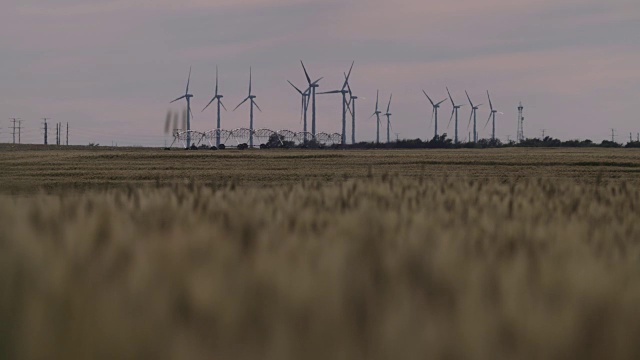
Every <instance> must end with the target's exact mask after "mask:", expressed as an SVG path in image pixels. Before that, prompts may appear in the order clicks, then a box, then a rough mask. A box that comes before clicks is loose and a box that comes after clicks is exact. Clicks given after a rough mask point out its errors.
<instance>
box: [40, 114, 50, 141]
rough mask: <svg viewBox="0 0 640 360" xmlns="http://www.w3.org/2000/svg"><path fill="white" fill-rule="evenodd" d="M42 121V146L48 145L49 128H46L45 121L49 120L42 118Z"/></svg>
mask: <svg viewBox="0 0 640 360" xmlns="http://www.w3.org/2000/svg"><path fill="white" fill-rule="evenodd" d="M42 120H44V144H45V145H49V128H48V127H47V120H50V119H49V118H42Z"/></svg>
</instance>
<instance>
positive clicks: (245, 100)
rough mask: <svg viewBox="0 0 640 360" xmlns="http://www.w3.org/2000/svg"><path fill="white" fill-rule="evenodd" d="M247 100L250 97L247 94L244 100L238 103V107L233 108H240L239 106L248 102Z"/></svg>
mask: <svg viewBox="0 0 640 360" xmlns="http://www.w3.org/2000/svg"><path fill="white" fill-rule="evenodd" d="M247 100H249V97H248V96H247V97H246V98H245V99H244V100H242V102H241V103H240V104H238V106H236V108H235V109H233V111H236V110H238V108H239V107H240V106H241V105H242V104H244V103H246V102H247Z"/></svg>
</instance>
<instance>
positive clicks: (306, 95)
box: [287, 80, 311, 142]
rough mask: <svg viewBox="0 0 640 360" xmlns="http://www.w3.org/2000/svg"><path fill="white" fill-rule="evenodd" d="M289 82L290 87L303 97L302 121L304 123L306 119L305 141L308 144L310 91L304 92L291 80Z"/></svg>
mask: <svg viewBox="0 0 640 360" xmlns="http://www.w3.org/2000/svg"><path fill="white" fill-rule="evenodd" d="M287 82H288V83H289V85H291V86H293V88H294V89H296V91H297V92H298V93H299V94H300V96H301V97H302V105H301V107H300V121H302V120H303V119H304V129H303V131H304V141H305V142H307V108H308V107H309V99H308V98H309V89H311V88H308V89H307V90H305V91H304V92H303V91H302V90H300V89H298V87H297V86H295V85H293V83H292V82H291V81H289V80H287Z"/></svg>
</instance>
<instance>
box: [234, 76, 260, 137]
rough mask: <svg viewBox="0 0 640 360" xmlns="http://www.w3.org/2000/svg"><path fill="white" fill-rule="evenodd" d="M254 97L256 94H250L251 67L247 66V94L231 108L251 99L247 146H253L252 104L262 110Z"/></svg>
mask: <svg viewBox="0 0 640 360" xmlns="http://www.w3.org/2000/svg"><path fill="white" fill-rule="evenodd" d="M255 98H256V96H255V95H252V94H251V68H249V96H247V97H246V98H245V99H244V100H242V102H241V103H240V104H238V106H236V108H235V109H233V111H236V110H237V109H238V108H239V107H240V106H242V104H244V103H246V102H247V100H251V106H250V108H249V130H250V131H249V147H253V106H254V105H255V106H256V107H257V108H258V110H260V112H262V109H260V106H258V104H257V103H256V102H255V100H254V99H255Z"/></svg>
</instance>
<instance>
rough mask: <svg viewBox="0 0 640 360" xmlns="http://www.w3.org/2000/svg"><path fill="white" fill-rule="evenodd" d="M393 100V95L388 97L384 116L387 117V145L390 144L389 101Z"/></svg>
mask: <svg viewBox="0 0 640 360" xmlns="http://www.w3.org/2000/svg"><path fill="white" fill-rule="evenodd" d="M392 98H393V94H391V96H389V105H387V113H386V114H384V116H386V117H387V144H388V143H390V142H391V115H392V114H391V112H390V110H391V99H392Z"/></svg>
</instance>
